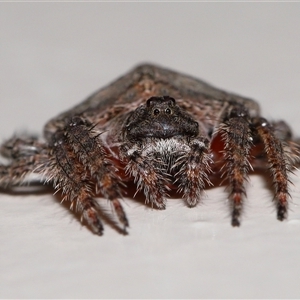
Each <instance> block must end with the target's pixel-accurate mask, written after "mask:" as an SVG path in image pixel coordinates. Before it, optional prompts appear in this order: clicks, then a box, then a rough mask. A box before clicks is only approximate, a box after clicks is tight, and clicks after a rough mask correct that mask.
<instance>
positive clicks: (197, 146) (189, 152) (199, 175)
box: [173, 138, 212, 207]
mask: <svg viewBox="0 0 300 300" xmlns="http://www.w3.org/2000/svg"><path fill="white" fill-rule="evenodd" d="M186 148H187V149H186V151H185V152H183V154H182V155H181V156H179V158H178V159H177V160H176V163H175V164H174V166H173V168H174V169H176V168H177V167H179V171H178V172H177V173H176V175H175V177H176V181H179V191H182V192H183V198H184V200H185V202H186V203H187V205H188V206H189V207H194V206H195V205H196V204H197V203H198V202H199V201H200V197H201V192H202V191H203V189H204V187H205V184H209V185H212V183H211V182H210V180H209V177H208V174H209V173H211V168H210V164H211V157H210V154H209V153H208V140H207V139H205V138H195V139H192V140H191V141H190V142H189V143H188V147H186Z"/></svg>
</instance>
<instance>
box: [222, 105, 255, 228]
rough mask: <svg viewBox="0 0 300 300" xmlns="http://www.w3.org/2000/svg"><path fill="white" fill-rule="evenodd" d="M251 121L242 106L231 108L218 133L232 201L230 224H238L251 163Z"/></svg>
mask: <svg viewBox="0 0 300 300" xmlns="http://www.w3.org/2000/svg"><path fill="white" fill-rule="evenodd" d="M250 124H251V121H250V117H249V115H248V112H247V111H246V110H245V109H244V108H243V107H237V108H233V109H232V110H231V111H230V113H229V115H228V116H227V117H226V119H225V121H224V122H223V123H222V124H221V125H220V127H219V129H218V133H219V134H221V136H222V139H223V142H224V160H225V164H224V165H223V167H222V170H224V175H225V176H226V179H227V180H228V182H229V188H230V191H229V195H230V199H231V203H232V219H231V224H232V226H239V225H240V216H241V211H242V204H243V197H244V196H246V191H245V187H244V183H245V180H246V179H247V176H248V172H249V169H251V165H250V163H249V156H250V150H251V147H252V133H251V126H250Z"/></svg>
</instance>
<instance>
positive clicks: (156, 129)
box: [125, 96, 199, 140]
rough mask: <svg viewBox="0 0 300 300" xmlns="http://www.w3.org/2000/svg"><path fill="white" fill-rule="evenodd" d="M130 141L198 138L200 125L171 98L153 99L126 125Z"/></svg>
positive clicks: (142, 106) (141, 107)
mask: <svg viewBox="0 0 300 300" xmlns="http://www.w3.org/2000/svg"><path fill="white" fill-rule="evenodd" d="M125 130H126V135H127V137H128V139H130V140H140V139H143V138H148V137H153V138H162V139H166V138H171V137H174V136H190V137H193V136H197V135H198V132H199V130H198V123H197V122H196V121H194V120H193V118H192V117H191V116H190V115H188V114H187V113H186V112H184V111H183V109H182V108H180V107H179V106H178V105H177V104H176V101H175V99H173V98H172V97H169V96H163V97H151V98H149V99H148V100H147V102H146V104H144V105H141V106H140V107H138V108H137V109H136V110H135V111H133V112H132V114H131V115H130V117H129V118H128V120H127V122H126V125H125Z"/></svg>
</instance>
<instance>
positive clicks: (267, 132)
mask: <svg viewBox="0 0 300 300" xmlns="http://www.w3.org/2000/svg"><path fill="white" fill-rule="evenodd" d="M253 121H254V122H253V123H254V126H255V128H256V131H257V134H258V136H259V137H260V139H261V141H262V142H263V144H264V148H265V152H266V157H267V162H268V164H269V168H270V171H271V174H272V179H273V185H274V188H275V201H276V207H277V219H278V220H280V221H282V220H284V219H286V217H287V209H288V198H289V197H290V196H289V188H288V184H289V178H288V173H289V172H291V168H292V165H293V164H294V161H295V160H298V161H299V156H298V154H296V152H295V149H296V148H297V147H296V146H295V147H296V148H295V149H292V148H290V147H289V146H288V144H285V142H282V141H281V140H280V139H279V138H278V137H277V136H278V133H277V136H276V128H275V130H274V127H273V126H272V125H271V124H270V123H268V122H267V121H266V120H265V119H263V118H257V119H255V120H253ZM279 137H281V138H283V136H280V135H279ZM286 137H288V138H290V137H289V136H287V135H286Z"/></svg>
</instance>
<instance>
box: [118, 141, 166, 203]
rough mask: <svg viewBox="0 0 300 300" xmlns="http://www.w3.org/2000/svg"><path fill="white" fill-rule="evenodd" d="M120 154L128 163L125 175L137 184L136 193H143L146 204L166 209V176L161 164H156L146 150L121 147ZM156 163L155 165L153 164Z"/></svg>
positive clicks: (134, 147) (135, 147)
mask: <svg viewBox="0 0 300 300" xmlns="http://www.w3.org/2000/svg"><path fill="white" fill-rule="evenodd" d="M121 152H122V154H123V156H124V158H125V159H126V160H128V163H127V165H126V173H127V174H129V175H130V176H132V177H133V178H134V181H135V183H137V192H138V191H140V190H143V191H144V194H145V196H146V203H151V204H152V205H155V206H156V207H157V208H159V209H165V208H166V197H167V190H168V187H167V183H168V179H167V178H168V175H167V174H166V172H165V171H164V169H165V166H164V163H163V162H158V161H157V159H155V158H154V157H153V156H152V155H151V154H150V153H149V151H147V149H143V148H139V147H137V146H133V147H132V148H130V147H128V146H123V147H121ZM155 161H156V163H155Z"/></svg>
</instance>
